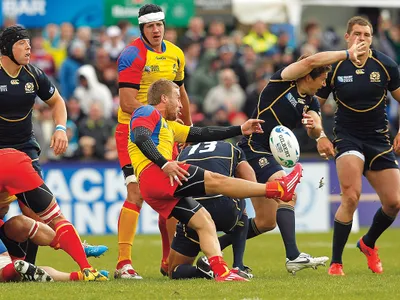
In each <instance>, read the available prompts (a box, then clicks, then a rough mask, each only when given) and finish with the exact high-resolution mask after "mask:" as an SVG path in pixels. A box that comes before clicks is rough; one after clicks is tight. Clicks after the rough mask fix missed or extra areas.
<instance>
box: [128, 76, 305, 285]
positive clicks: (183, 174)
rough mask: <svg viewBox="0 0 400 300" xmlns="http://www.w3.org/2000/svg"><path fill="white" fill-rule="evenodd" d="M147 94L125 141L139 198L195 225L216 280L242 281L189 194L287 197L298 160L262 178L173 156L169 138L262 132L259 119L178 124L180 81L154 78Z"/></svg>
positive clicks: (181, 139)
mask: <svg viewBox="0 0 400 300" xmlns="http://www.w3.org/2000/svg"><path fill="white" fill-rule="evenodd" d="M147 100H148V103H149V105H144V106H141V107H139V108H137V109H136V110H135V112H134V113H133V114H132V118H131V121H130V135H129V136H130V137H129V145H128V149H129V156H130V158H131V162H132V166H133V167H134V170H135V175H136V177H137V178H138V179H139V188H140V192H141V195H142V197H143V199H144V200H145V201H146V202H147V203H148V204H149V205H150V206H151V207H152V208H153V209H154V210H155V211H157V212H158V213H159V214H160V215H161V216H163V217H164V218H168V217H170V216H172V217H175V218H176V219H177V220H178V221H180V222H181V223H182V224H185V226H186V225H187V226H188V227H190V228H192V229H194V230H195V231H196V233H197V235H198V236H199V243H200V248H201V250H202V251H203V252H204V254H205V255H206V256H207V258H208V260H209V262H210V267H211V270H212V271H213V272H214V275H215V280H217V281H246V279H245V278H243V277H240V276H239V275H237V273H236V272H235V271H234V270H229V268H228V267H227V264H226V262H225V261H224V259H223V258H222V252H221V247H220V245H219V242H218V237H217V233H216V228H215V224H214V222H213V220H212V218H211V216H210V214H209V213H208V212H207V210H206V209H204V207H203V206H202V205H201V204H200V203H199V202H197V201H195V200H193V199H192V198H191V197H192V196H193V195H196V196H198V197H200V196H206V195H218V194H221V195H224V196H227V197H231V198H240V199H241V198H246V197H253V196H254V197H258V196H266V197H267V198H280V199H282V200H283V201H290V200H292V198H293V194H294V190H295V188H296V186H297V184H298V183H299V182H300V178H301V175H302V168H301V165H300V164H297V165H296V167H295V169H294V170H293V171H292V173H290V174H289V175H288V176H286V177H283V178H280V179H278V180H276V181H274V182H267V183H266V184H261V183H255V182H250V181H246V180H242V179H238V178H231V177H227V176H223V175H221V174H218V173H214V172H210V171H207V170H204V169H202V168H199V167H197V166H193V165H190V164H186V163H184V162H177V161H173V160H172V150H173V145H174V142H178V143H190V142H206V141H214V140H223V139H227V138H231V137H234V136H237V135H241V134H246V135H248V134H253V133H262V132H263V131H262V129H261V126H260V123H262V121H261V120H256V119H250V120H248V121H247V122H245V123H244V124H243V125H241V126H230V127H204V128H199V127H190V126H185V125H181V124H179V123H178V122H176V119H177V118H178V116H179V114H180V110H181V109H182V104H181V102H180V92H179V86H177V85H176V84H175V83H173V82H172V81H169V80H165V79H160V80H157V81H156V82H154V83H153V84H152V85H151V86H150V88H149V90H148V94H147ZM289 182H290V184H288V183H289Z"/></svg>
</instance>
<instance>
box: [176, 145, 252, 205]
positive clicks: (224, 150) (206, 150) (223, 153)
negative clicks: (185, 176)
mask: <svg viewBox="0 0 400 300" xmlns="http://www.w3.org/2000/svg"><path fill="white" fill-rule="evenodd" d="M177 160H179V161H186V162H187V163H188V164H191V165H195V166H198V167H200V168H202V169H205V170H208V171H211V172H215V173H219V174H222V175H225V176H229V177H234V176H235V171H236V167H237V166H238V165H239V163H241V162H242V161H246V157H245V155H244V153H243V150H242V149H240V148H238V147H235V146H233V145H232V144H231V143H228V142H224V141H213V142H203V143H198V144H195V145H192V146H189V147H186V148H185V149H183V150H182V152H181V153H180V154H179V156H178V158H177ZM208 198H210V197H208V196H207V197H202V198H201V199H208ZM196 199H197V198H196Z"/></svg>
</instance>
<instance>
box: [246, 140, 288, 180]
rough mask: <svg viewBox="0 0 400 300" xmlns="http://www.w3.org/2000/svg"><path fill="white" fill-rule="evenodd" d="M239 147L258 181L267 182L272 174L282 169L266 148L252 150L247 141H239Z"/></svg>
mask: <svg viewBox="0 0 400 300" xmlns="http://www.w3.org/2000/svg"><path fill="white" fill-rule="evenodd" d="M239 147H240V148H242V149H243V152H244V153H245V154H246V159H247V161H248V163H249V164H250V166H251V167H252V168H253V170H254V172H255V173H256V177H257V181H258V182H259V183H266V182H268V180H269V179H270V178H271V176H272V175H274V174H275V173H276V172H279V171H282V170H283V168H282V166H281V165H280V164H279V163H278V162H277V161H276V160H275V158H274V156H273V155H272V154H271V153H269V152H268V150H267V149H262V150H263V151H257V152H254V151H253V150H252V149H250V147H249V145H248V144H247V143H240V144H239Z"/></svg>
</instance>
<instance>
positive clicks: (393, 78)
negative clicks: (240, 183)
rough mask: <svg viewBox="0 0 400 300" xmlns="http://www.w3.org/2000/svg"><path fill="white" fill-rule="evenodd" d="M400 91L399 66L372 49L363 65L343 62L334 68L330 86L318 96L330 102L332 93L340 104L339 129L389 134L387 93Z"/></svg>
mask: <svg viewBox="0 0 400 300" xmlns="http://www.w3.org/2000/svg"><path fill="white" fill-rule="evenodd" d="M398 88H400V75H399V70H398V66H397V64H396V63H395V62H394V61H393V60H392V59H391V58H389V57H388V56H386V55H384V54H383V53H381V52H379V51H376V50H371V51H370V53H369V56H368V59H367V60H366V61H365V63H364V64H363V65H360V66H358V65H355V64H354V63H353V62H351V61H350V60H342V61H339V62H337V63H335V64H334V65H333V66H332V71H331V72H330V73H329V74H328V78H327V80H326V87H324V88H322V89H320V90H319V91H318V92H317V96H319V97H321V98H324V99H327V98H328V96H329V94H330V93H331V92H332V93H333V97H334V99H335V101H336V103H337V106H338V108H337V111H336V115H335V127H339V128H346V130H347V131H351V132H354V133H355V134H361V135H371V134H376V133H378V134H379V133H385V132H387V131H388V118H387V115H386V102H387V97H386V96H387V92H388V91H395V90H397V89H398Z"/></svg>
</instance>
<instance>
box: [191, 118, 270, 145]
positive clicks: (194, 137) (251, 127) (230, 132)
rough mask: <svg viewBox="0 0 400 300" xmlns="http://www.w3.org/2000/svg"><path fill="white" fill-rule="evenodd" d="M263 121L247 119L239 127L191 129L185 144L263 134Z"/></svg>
mask: <svg viewBox="0 0 400 300" xmlns="http://www.w3.org/2000/svg"><path fill="white" fill-rule="evenodd" d="M261 123H264V121H263V120H259V119H249V120H247V121H246V122H245V123H243V124H242V125H241V126H228V127H224V126H207V127H191V128H190V130H189V134H188V137H187V139H186V142H188V143H192V142H197V143H199V142H209V141H220V140H224V139H229V138H232V137H235V136H238V135H250V134H252V133H263V132H264V131H263V130H262V128H261Z"/></svg>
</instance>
